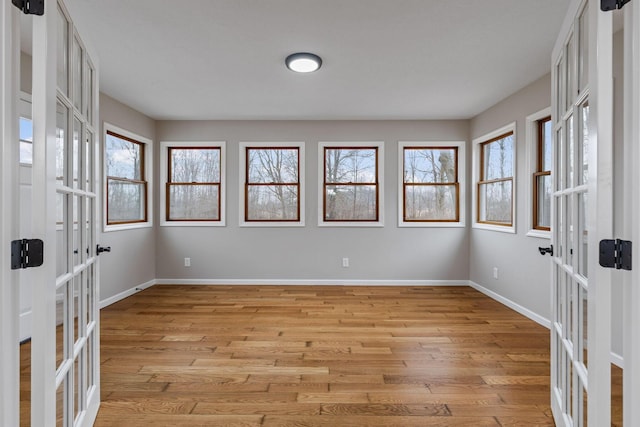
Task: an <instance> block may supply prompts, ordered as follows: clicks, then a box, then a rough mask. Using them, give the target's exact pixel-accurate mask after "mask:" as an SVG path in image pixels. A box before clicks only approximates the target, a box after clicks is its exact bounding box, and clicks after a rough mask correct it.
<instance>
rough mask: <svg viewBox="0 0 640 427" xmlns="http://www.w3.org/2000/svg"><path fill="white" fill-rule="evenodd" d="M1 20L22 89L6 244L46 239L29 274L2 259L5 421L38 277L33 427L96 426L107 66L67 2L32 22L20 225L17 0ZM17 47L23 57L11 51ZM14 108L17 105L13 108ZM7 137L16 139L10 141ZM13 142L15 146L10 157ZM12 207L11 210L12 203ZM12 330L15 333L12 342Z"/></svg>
mask: <svg viewBox="0 0 640 427" xmlns="http://www.w3.org/2000/svg"><path fill="white" fill-rule="evenodd" d="M7 17H11V19H10V20H8V19H7ZM0 18H2V20H3V51H2V57H3V68H2V71H3V73H2V75H3V89H4V88H5V86H4V79H10V80H11V81H12V84H13V85H14V86H13V89H12V90H11V93H8V92H5V91H4V90H3V92H2V94H3V111H2V119H3V126H2V131H3V141H2V144H3V150H2V151H3V153H7V152H8V153H10V159H9V158H5V157H4V154H3V155H2V158H1V160H2V164H3V172H2V173H3V187H2V193H1V194H0V196H1V197H2V201H3V212H2V218H3V221H2V236H3V241H2V247H3V248H4V247H5V246H7V247H8V241H6V240H5V238H6V237H7V236H8V235H11V236H10V237H11V239H17V238H37V239H41V240H43V241H44V264H43V265H42V266H41V267H37V268H33V269H31V270H30V271H29V275H25V274H17V273H16V272H12V273H9V272H8V271H7V269H6V266H5V262H4V259H5V254H6V253H5V250H4V249H3V250H2V253H1V255H2V257H3V260H2V264H1V265H2V271H1V272H2V279H3V283H2V285H3V286H2V288H3V289H5V288H10V289H12V291H11V295H8V296H9V297H10V298H11V302H13V303H14V304H15V306H14V307H15V308H13V309H10V310H8V311H7V312H5V309H6V308H7V306H8V303H7V302H6V301H4V294H3V301H2V310H3V313H2V321H3V323H2V328H3V329H2V332H3V333H2V337H3V338H2V339H3V342H2V344H3V350H2V353H3V356H2V359H1V361H2V372H3V377H2V379H3V381H2V383H3V384H2V385H0V387H1V388H0V390H1V391H2V396H1V397H2V399H1V400H2V401H3V402H2V404H1V405H2V406H1V407H2V409H3V413H2V414H0V424H2V425H7V426H16V425H18V409H17V408H18V407H19V405H18V396H19V393H18V387H17V378H18V369H19V366H18V361H17V357H16V355H17V351H18V344H19V342H18V330H19V326H20V325H19V319H18V314H19V313H18V308H19V307H20V304H19V303H18V300H17V299H16V298H17V296H18V294H19V291H18V290H19V287H18V286H19V285H20V283H19V282H20V281H25V279H26V278H27V277H28V278H29V282H30V283H29V285H30V286H31V291H32V292H31V293H32V295H33V298H32V300H31V313H32V315H31V319H32V320H31V325H32V328H31V402H30V403H31V405H30V406H31V416H30V418H31V419H30V424H31V425H32V426H42V427H44V426H47V427H48V426H64V427H67V426H89V425H92V424H93V421H94V420H95V417H96V415H97V411H98V406H99V402H100V381H99V312H98V301H97V299H98V258H97V249H96V225H97V223H98V221H97V202H98V198H97V194H96V193H97V191H98V188H99V185H98V183H97V180H96V164H97V161H96V156H97V148H96V144H97V138H96V135H97V132H96V129H97V123H98V121H97V116H98V112H97V105H98V88H97V81H98V80H97V67H96V65H95V63H94V62H93V60H92V56H91V54H90V53H89V51H88V49H87V48H86V47H85V44H84V43H83V41H82V38H81V36H80V34H79V33H78V31H77V29H76V28H75V26H74V24H73V20H72V19H71V15H70V13H69V11H68V10H67V8H66V7H65V5H64V4H63V2H62V1H61V0H60V1H58V2H57V3H56V2H55V1H47V2H46V3H45V11H44V15H43V16H33V17H32V16H30V17H29V18H28V19H31V20H32V24H33V31H32V46H31V52H32V63H33V69H32V75H33V77H32V79H33V80H32V88H33V93H32V111H31V115H32V119H33V143H32V153H33V154H32V159H33V167H32V168H31V177H30V181H31V198H30V200H29V202H28V203H27V204H26V206H27V209H28V210H29V211H30V215H28V216H29V217H30V224H28V226H26V227H25V224H20V221H24V218H21V217H20V216H19V215H17V214H16V212H14V211H15V210H16V209H17V207H18V206H19V205H20V203H18V201H19V196H18V191H17V186H18V170H19V169H18V162H19V156H18V149H17V147H18V144H19V139H18V117H19V111H18V108H17V105H18V93H17V88H18V86H19V85H18V82H19V80H18V76H19V73H20V70H19V68H18V66H19V65H18V64H19V53H20V52H19V51H20V49H19V46H20V44H19V43H20V37H19V36H16V37H11V38H10V39H7V38H6V36H7V35H19V34H20V32H19V26H20V25H19V21H20V19H19V11H18V10H17V9H16V8H15V7H14V6H13V5H12V1H11V0H2V12H1V13H0ZM5 23H9V24H10V25H9V27H5V25H4V24H5ZM7 40H10V41H7ZM7 45H8V47H7ZM5 48H6V49H5ZM8 50H10V51H11V52H12V53H11V55H13V56H10V55H9V54H8V53H7V51H8ZM14 57H15V58H18V59H15V58H14ZM6 58H14V59H13V60H12V62H11V61H5V59H6ZM7 76H9V77H7ZM7 99H11V100H12V101H11V102H13V104H10V103H9V101H8V100H7ZM5 104H6V105H9V104H10V105H9V106H8V107H7V108H4V105H5ZM5 123H8V125H6V126H5ZM5 131H6V132H5ZM6 135H9V136H10V137H9V138H5V136H6ZM9 144H13V146H11V147H10V149H9V150H7V147H9ZM5 165H8V166H10V167H9V169H5ZM9 171H10V172H9ZM5 177H9V178H10V179H9V180H8V182H9V183H10V186H11V187H10V188H6V187H7V186H6V185H5V184H6V182H7V181H5ZM5 190H6V191H5ZM5 201H8V202H9V203H7V204H5ZM5 206H6V207H7V209H5ZM23 207H24V206H23ZM7 210H8V211H10V212H9V213H7ZM21 225H22V226H21ZM20 229H21V230H23V231H24V230H29V232H30V235H29V236H17V230H20ZM6 259H7V260H8V259H9V257H8V256H6ZM9 282H10V283H9ZM9 285H11V286H10V287H9ZM5 331H8V334H7V335H6V336H8V337H9V339H7V340H5ZM5 341H6V342H5ZM5 344H6V347H5ZM5 353H7V354H8V356H5V355H4V354H5ZM5 371H6V372H7V376H8V380H9V382H8V383H7V384H5V381H4V376H5V374H4V373H5ZM24 421H26V420H22V422H23V423H24Z"/></svg>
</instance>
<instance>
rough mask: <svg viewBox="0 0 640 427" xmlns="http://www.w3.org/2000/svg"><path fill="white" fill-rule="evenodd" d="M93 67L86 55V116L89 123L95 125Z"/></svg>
mask: <svg viewBox="0 0 640 427" xmlns="http://www.w3.org/2000/svg"><path fill="white" fill-rule="evenodd" d="M93 73H94V71H93V67H92V66H91V63H90V62H89V61H88V60H86V55H85V90H84V92H85V98H86V101H85V102H86V103H85V107H84V115H85V117H86V118H87V122H89V123H93Z"/></svg>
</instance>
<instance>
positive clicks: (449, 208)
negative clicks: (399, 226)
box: [403, 147, 460, 221]
mask: <svg viewBox="0 0 640 427" xmlns="http://www.w3.org/2000/svg"><path fill="white" fill-rule="evenodd" d="M403 152H404V155H403V165H404V171H403V186H404V220H405V221H458V220H459V216H460V210H459V195H458V190H459V183H458V166H457V164H458V148H457V147H437V148H436V147H405V148H404V150H403Z"/></svg>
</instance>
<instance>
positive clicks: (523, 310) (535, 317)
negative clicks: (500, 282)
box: [469, 280, 551, 329]
mask: <svg viewBox="0 0 640 427" xmlns="http://www.w3.org/2000/svg"><path fill="white" fill-rule="evenodd" d="M469 286H471V287H472V288H474V289H476V290H477V291H479V292H482V293H483V294H485V295H487V296H488V297H491V298H493V299H494V300H496V301H498V302H499V303H501V304H503V305H506V306H507V307H509V308H511V309H512V310H515V311H517V312H518V313H520V314H522V315H523V316H525V317H528V318H529V319H531V320H533V321H534V322H536V323H538V324H539V325H542V326H544V327H545V328H547V329H549V328H551V322H550V321H549V319H547V318H546V317H543V316H541V315H539V314H538V313H536V312H534V311H531V310H529V309H528V308H526V307H523V306H521V305H520V304H518V303H517V302H514V301H511V300H510V299H509V298H505V297H503V296H502V295H500V294H498V293H496V292H494V291H492V290H490V289H487V288H485V287H484V286H481V285H479V284H477V283H476V282H474V281H472V280H469Z"/></svg>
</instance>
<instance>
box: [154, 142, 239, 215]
mask: <svg viewBox="0 0 640 427" xmlns="http://www.w3.org/2000/svg"><path fill="white" fill-rule="evenodd" d="M226 144H227V143H226V141H162V142H160V184H161V187H160V226H161V227H224V226H226V221H227V219H226V218H227V215H226V198H227V179H226V176H227V175H226V173H227V169H226ZM179 147H194V148H198V147H202V148H205V147H215V148H220V193H219V197H220V220H218V221H167V192H166V188H167V182H168V180H169V163H168V162H169V148H179Z"/></svg>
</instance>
